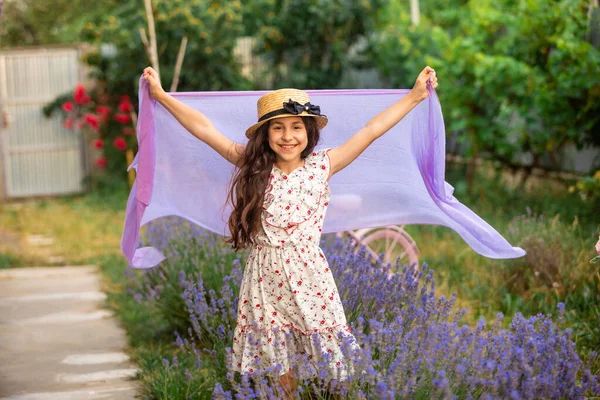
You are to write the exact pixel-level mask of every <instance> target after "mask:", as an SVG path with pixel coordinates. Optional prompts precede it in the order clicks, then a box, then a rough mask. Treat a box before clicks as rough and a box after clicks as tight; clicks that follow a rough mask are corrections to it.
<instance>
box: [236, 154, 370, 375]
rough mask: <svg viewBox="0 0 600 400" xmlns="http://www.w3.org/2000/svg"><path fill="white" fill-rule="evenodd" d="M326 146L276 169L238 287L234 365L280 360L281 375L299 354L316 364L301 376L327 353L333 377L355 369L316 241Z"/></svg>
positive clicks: (251, 366) (248, 368) (323, 206)
mask: <svg viewBox="0 0 600 400" xmlns="http://www.w3.org/2000/svg"><path fill="white" fill-rule="evenodd" d="M327 150H329V149H322V150H318V151H315V152H313V153H312V154H311V155H309V156H308V157H306V159H305V164H304V166H301V167H298V168H297V169H295V170H294V171H292V172H291V173H290V174H289V175H286V174H285V173H284V172H283V171H281V170H280V169H279V168H277V167H275V166H274V167H273V169H272V172H271V175H270V178H269V183H268V185H267V189H266V191H265V200H264V203H263V211H262V217H261V219H262V227H263V231H262V232H261V233H260V234H259V235H258V237H257V239H256V241H255V244H254V246H253V248H252V249H251V251H250V255H249V256H248V260H247V262H246V266H245V270H244V276H243V279H242V284H241V288H240V295H239V300H238V315H237V322H236V326H235V329H234V336H233V346H232V352H231V357H232V360H231V361H232V363H231V365H232V367H233V370H234V371H239V372H250V373H253V372H255V371H258V368H257V367H259V368H260V369H264V368H267V367H272V366H274V365H276V364H281V367H282V370H281V372H280V374H281V375H283V374H285V373H287V372H288V371H289V370H290V369H295V368H293V367H294V366H295V362H297V360H298V357H300V358H305V359H308V363H309V365H311V366H312V368H308V369H310V370H311V371H307V370H306V368H304V369H303V370H302V371H301V374H303V375H300V376H303V377H309V376H310V377H316V376H318V370H319V368H318V366H317V364H316V362H317V361H321V362H323V361H324V360H326V357H325V356H324V353H329V356H327V358H329V357H330V358H329V360H327V361H328V366H329V369H330V372H331V373H332V375H333V377H336V378H337V379H338V380H344V379H345V378H346V376H347V374H348V373H349V372H352V373H353V372H354V369H353V366H352V364H351V363H347V362H346V361H345V360H344V356H343V354H342V352H341V345H342V339H341V338H339V337H338V334H340V335H341V337H348V340H350V341H351V347H353V348H355V347H358V345H357V344H356V339H355V338H354V336H353V335H352V334H351V332H350V326H349V325H348V323H347V321H346V316H345V314H344V309H343V307H342V303H341V301H340V297H339V294H338V290H337V287H336V284H335V282H334V280H333V276H332V274H331V270H330V269H329V264H328V262H327V260H326V259H325V255H324V254H323V251H322V250H321V248H320V247H319V243H320V240H321V228H322V226H323V219H324V217H325V212H326V211H327V206H328V204H329V203H328V202H329V198H330V192H329V184H328V183H327V177H328V176H329V168H330V164H329V157H328V156H327ZM253 321H254V322H255V323H254V324H253ZM253 325H254V326H253ZM317 336H318V337H317ZM318 343H320V349H319V345H318Z"/></svg>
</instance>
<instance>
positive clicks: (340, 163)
mask: <svg viewBox="0 0 600 400" xmlns="http://www.w3.org/2000/svg"><path fill="white" fill-rule="evenodd" d="M433 72H434V71H433V69H432V68H431V67H425V69H423V71H421V73H420V74H419V76H418V77H417V80H416V82H415V86H414V87H413V89H412V90H411V91H410V93H409V94H407V95H406V96H404V97H403V98H402V99H400V100H399V101H398V102H396V103H395V104H393V105H391V106H390V107H388V108H386V109H385V110H383V111H382V112H380V113H379V114H377V115H376V116H375V117H373V118H372V119H371V120H370V121H369V122H367V124H366V125H365V126H364V127H363V128H362V129H361V130H359V131H358V132H356V133H355V134H354V135H352V136H351V137H350V139H348V140H347V141H346V142H344V143H343V144H341V145H339V146H338V147H334V148H332V149H331V150H329V151H328V152H327V155H328V156H329V162H330V164H331V168H330V171H329V178H331V176H333V174H335V173H337V172H339V171H341V170H342V169H344V168H346V167H347V166H348V165H349V164H350V163H351V162H352V161H354V160H355V159H356V158H357V157H358V156H359V155H360V154H361V153H362V152H363V151H365V149H366V148H367V147H369V146H370V145H371V143H373V142H374V141H375V139H377V138H379V137H380V136H382V135H383V134H384V133H386V132H387V131H389V130H390V129H391V128H392V127H393V126H394V125H396V124H397V123H398V122H400V120H402V118H404V117H405V116H406V114H408V113H409V112H410V110H412V109H413V108H415V107H416V106H417V104H419V103H420V102H421V101H423V100H425V99H426V98H427V95H428V94H427V81H428V79H430V75H431V74H432V73H433ZM432 85H433V87H434V88H436V87H437V78H435V74H434V75H433V79H432ZM329 178H328V179H329Z"/></svg>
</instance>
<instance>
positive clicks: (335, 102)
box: [121, 78, 525, 268]
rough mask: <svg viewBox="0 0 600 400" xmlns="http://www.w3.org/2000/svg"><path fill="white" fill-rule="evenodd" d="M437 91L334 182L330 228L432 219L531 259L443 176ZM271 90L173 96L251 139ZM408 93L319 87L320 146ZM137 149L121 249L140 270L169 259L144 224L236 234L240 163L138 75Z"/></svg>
mask: <svg viewBox="0 0 600 400" xmlns="http://www.w3.org/2000/svg"><path fill="white" fill-rule="evenodd" d="M428 90H429V97H428V99H427V100H425V101H423V102H421V104H419V105H418V106H417V107H415V108H414V109H413V110H412V111H411V112H410V113H409V114H408V115H407V116H406V117H405V118H404V119H403V120H402V121H400V123H398V124H397V125H396V126H395V127H394V128H392V129H391V130H390V131H388V132H387V133H386V134H385V135H383V136H382V137H381V138H379V139H377V140H376V141H375V142H374V143H372V144H371V146H369V148H367V149H366V150H365V151H364V152H363V153H362V154H361V155H360V156H359V157H358V158H357V159H356V160H355V161H354V162H353V163H352V164H350V165H349V166H347V167H346V168H345V169H344V170H342V171H340V172H338V173H337V174H336V175H334V176H333V177H332V178H331V180H330V182H329V183H330V188H331V193H332V195H331V200H330V202H329V209H328V211H327V216H326V218H325V223H324V227H323V233H331V232H341V231H346V230H351V229H360V228H368V227H378V226H387V225H399V224H433V225H443V226H447V227H449V228H451V229H453V230H454V231H456V232H457V233H458V234H459V235H460V236H461V237H462V238H463V239H464V241H465V242H466V243H467V244H468V245H469V246H471V248H472V249H473V250H474V251H476V252H477V253H479V254H481V255H483V256H486V257H490V258H515V257H521V256H523V255H525V251H524V250H523V249H521V248H519V247H512V246H511V245H510V243H508V242H507V241H506V239H504V238H503V237H502V236H501V235H500V234H499V233H498V232H497V231H496V230H495V229H494V228H492V227H491V226H490V225H489V224H488V223H486V222H485V221H484V220H483V219H481V218H480V217H479V216H477V215H476V214H475V213H474V212H473V211H471V210H470V209H469V208H467V207H465V206H464V205H463V204H461V203H460V202H459V201H458V200H456V198H455V197H454V196H453V195H452V192H453V190H454V189H453V187H452V186H450V185H449V184H448V183H447V182H445V180H444V174H445V152H446V140H445V130H444V120H443V116H442V110H441V106H440V103H439V100H438V97H437V95H436V93H435V90H433V89H432V88H431V87H430V86H429V89H428ZM264 93H266V92H195V93H172V94H171V95H173V96H174V97H176V98H177V99H178V100H180V101H182V102H184V103H185V104H187V105H189V106H191V107H193V108H195V109H197V110H201V111H202V113H204V114H205V115H206V116H207V117H208V118H209V119H210V120H211V121H212V122H213V124H214V125H215V127H216V128H217V129H218V130H220V131H221V132H223V134H225V135H226V136H228V137H229V138H231V139H232V140H234V141H235V142H238V143H245V142H246V140H247V139H246V137H245V136H244V132H245V130H246V128H248V127H249V126H250V125H252V124H254V123H255V122H256V101H257V100H258V98H259V97H260V96H261V95H263V94H264ZM408 93H409V91H408V90H312V91H308V94H309V95H310V99H311V103H313V104H318V105H319V106H320V107H321V110H322V111H323V113H324V114H326V115H327V116H328V117H329V124H328V125H327V126H326V127H325V128H324V129H323V131H322V133H321V141H322V142H321V143H320V144H319V145H318V147H319V148H323V147H336V146H339V145H340V144H342V143H343V142H345V141H346V140H347V139H348V138H350V136H351V135H353V134H354V133H355V132H357V131H358V130H359V129H361V128H362V127H363V126H364V125H365V124H366V123H367V121H368V120H369V119H371V118H372V117H373V116H374V115H376V114H377V113H379V112H380V111H382V110H383V109H385V108H387V107H388V106H390V105H392V104H393V103H395V102H396V101H398V100H399V99H400V98H402V97H403V96H405V95H406V94H408ZM137 138H138V143H139V151H138V154H137V156H136V158H135V160H134V162H133V163H132V165H131V166H130V167H129V168H135V169H136V172H137V178H136V181H135V183H134V185H133V187H132V189H131V193H130V195H129V200H128V202H127V211H126V216H125V228H124V232H123V238H122V240H121V250H122V251H123V253H124V254H125V257H126V258H127V259H128V260H129V262H130V263H131V265H132V266H133V267H135V268H150V267H154V266H156V265H157V264H158V263H160V262H161V261H162V260H164V256H163V254H162V253H161V252H160V251H158V250H157V249H155V248H153V247H143V248H137V246H138V243H139V236H140V228H141V227H142V226H143V225H144V224H146V223H148V222H150V221H152V220H153V219H156V218H160V217H164V216H168V215H177V216H180V217H183V218H186V219H188V220H189V221H191V222H194V223H195V224H198V225H200V226H202V227H204V228H206V229H208V230H210V231H212V232H215V233H217V234H221V235H229V231H228V227H227V220H228V217H229V214H230V213H231V209H230V207H229V206H228V205H226V194H227V187H228V183H229V181H230V179H231V176H232V172H233V168H234V166H233V165H232V164H230V163H229V162H228V161H227V160H225V159H224V158H222V157H221V156H220V155H219V154H218V153H217V152H215V151H214V150H213V149H211V148H210V147H209V146H208V145H206V144H205V143H203V142H202V141H200V140H198V139H197V138H195V137H194V136H192V135H191V134H190V133H189V132H188V131H187V130H185V128H183V127H182V126H181V124H179V122H177V120H176V119H175V118H174V117H173V116H172V115H171V114H169V113H168V112H167V111H166V110H165V109H164V108H163V107H162V106H161V105H160V104H158V103H157V102H156V101H155V100H153V99H152V98H151V97H150V93H149V87H148V83H147V82H146V81H145V80H144V79H143V78H140V91H139V117H138V125H137Z"/></svg>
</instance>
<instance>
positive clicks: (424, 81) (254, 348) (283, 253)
mask: <svg viewBox="0 0 600 400" xmlns="http://www.w3.org/2000/svg"><path fill="white" fill-rule="evenodd" d="M143 76H144V79H146V80H147V81H148V83H149V84H150V94H151V96H152V97H153V98H154V99H156V100H157V101H158V102H159V103H160V104H161V105H162V106H163V107H164V108H165V109H166V110H167V111H169V112H170V113H171V114H172V115H173V116H174V117H175V118H176V119H177V120H178V121H179V122H180V123H181V124H182V125H183V126H184V127H185V128H186V129H187V130H188V131H189V132H190V133H192V134H193V135H194V136H196V137H197V138H198V139H200V140H202V141H203V142H205V143H206V144H208V145H209V146H211V147H212V148H213V149H214V150H215V151H216V152H218V153H219V154H220V155H222V156H223V157H224V158H225V159H227V160H228V161H230V162H231V163H232V164H234V165H235V166H236V167H237V168H236V172H235V174H234V177H233V179H232V181H231V185H230V189H229V200H230V202H231V205H232V207H233V211H232V213H231V215H230V217H229V222H228V224H229V230H230V232H231V237H230V238H228V239H227V240H226V242H227V243H230V244H231V246H232V247H233V248H234V249H235V250H240V249H249V250H250V252H249V256H248V260H247V262H246V266H245V269H244V276H243V279H242V284H241V288H240V294H239V302H238V316H237V323H236V327H235V331H234V338H233V345H232V361H233V363H232V365H233V367H234V369H235V370H236V371H239V372H249V373H254V372H257V371H258V368H257V360H258V365H259V366H260V367H261V368H264V367H271V366H274V365H277V364H279V365H281V367H282V372H281V375H280V383H281V385H282V386H283V388H284V389H285V390H286V396H287V397H288V398H292V396H293V393H294V392H295V390H296V386H297V379H295V376H296V375H297V372H298V371H296V370H295V365H296V362H295V361H297V360H298V359H300V358H304V359H305V361H306V360H308V362H312V363H314V365H315V366H316V363H317V362H319V361H322V360H323V359H325V358H327V359H328V368H329V369H330V370H331V374H330V375H333V376H341V377H342V380H343V378H345V377H347V376H348V374H349V373H351V372H352V371H353V367H352V365H351V363H349V362H347V360H344V356H343V354H342V351H341V343H342V340H349V341H350V342H354V341H355V339H354V336H353V335H352V333H351V332H350V326H349V325H348V323H347V321H346V317H345V314H344V309H343V307H342V302H341V300H340V297H339V294H338V290H337V287H336V284H335V282H334V279H333V276H332V274H331V270H330V269H329V264H328V262H327V260H326V258H325V255H324V254H323V251H322V250H321V248H320V247H319V243H320V239H321V230H322V226H323V222H324V218H325V214H326V211H327V206H328V205H329V198H330V191H329V184H328V182H329V179H330V178H331V177H332V176H333V175H334V174H336V173H337V172H339V171H341V170H342V169H344V168H345V167H346V166H348V165H349V164H350V163H352V162H353V161H354V160H355V159H356V158H357V157H358V156H359V155H360V154H361V153H362V152H363V151H364V150H365V149H366V148H367V147H368V146H369V145H370V144H371V143H373V141H375V140H376V139H377V138H379V137H380V136H382V135H383V134H385V133H386V132H387V131H388V130H390V129H391V128H392V127H393V126H394V125H396V124H397V123H398V122H399V121H400V120H401V119H402V118H404V117H405V116H406V115H407V114H408V113H409V112H410V111H411V110H412V109H413V108H414V107H415V106H416V105H417V104H419V103H420V102H421V101H423V100H425V99H426V98H427V96H428V92H427V85H432V86H433V88H436V87H437V85H438V84H437V78H436V77H435V72H434V70H433V69H432V68H430V67H426V68H425V69H424V70H423V71H422V72H421V73H420V74H419V76H418V78H417V80H416V83H415V85H414V87H413V89H412V91H411V92H410V93H409V94H408V95H406V96H404V97H403V98H402V99H400V100H399V101H398V102H396V103H395V104H393V105H392V106H390V107H389V108H387V109H385V110H384V111H382V112H381V113H379V114H378V115H376V116H374V117H373V118H372V119H371V120H370V121H369V122H368V123H367V124H366V125H365V126H364V127H363V128H362V129H361V130H359V131H358V132H356V133H355V134H354V135H352V136H350V137H349V139H348V140H347V141H346V142H345V143H343V144H341V145H340V146H338V147H334V148H331V149H327V148H326V149H319V150H316V146H317V144H318V143H319V138H320V135H321V129H323V128H324V127H325V126H326V125H327V122H328V120H327V117H326V116H325V115H323V114H322V113H321V110H320V107H319V106H317V105H314V104H311V103H310V99H309V96H308V94H307V93H306V92H304V91H302V90H297V89H280V90H275V91H272V92H269V93H267V94H265V95H264V96H262V97H261V98H260V99H259V100H258V104H257V108H258V121H257V122H256V123H255V124H254V125H252V126H251V127H249V128H248V129H247V131H246V137H247V138H248V142H247V143H246V144H240V143H235V142H233V141H232V140H230V139H229V138H227V137H226V136H225V135H223V134H222V133H221V132H219V131H218V130H217V129H216V128H215V127H214V125H213V124H212V123H211V121H210V120H209V119H208V118H206V116H204V115H203V114H202V113H200V112H199V111H197V110H194V109H192V108H191V107H189V106H187V105H185V104H183V103H181V102H179V101H178V100H176V99H175V98H173V97H172V96H170V95H169V94H167V93H165V91H164V90H163V89H162V88H161V86H160V83H159V79H158V75H157V73H156V71H154V70H153V69H152V68H150V67H148V68H146V69H144V74H143ZM313 335H318V339H319V341H320V349H319V350H317V346H315V342H314V338H313ZM355 345H356V344H355ZM255 370H256V371H255ZM315 370H316V367H315ZM303 372H305V371H303Z"/></svg>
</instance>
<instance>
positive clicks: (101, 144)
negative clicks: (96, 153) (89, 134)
mask: <svg viewBox="0 0 600 400" xmlns="http://www.w3.org/2000/svg"><path fill="white" fill-rule="evenodd" d="M103 145H104V143H103V142H102V140H100V139H96V140H94V147H95V148H97V149H101V148H102V146H103Z"/></svg>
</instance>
